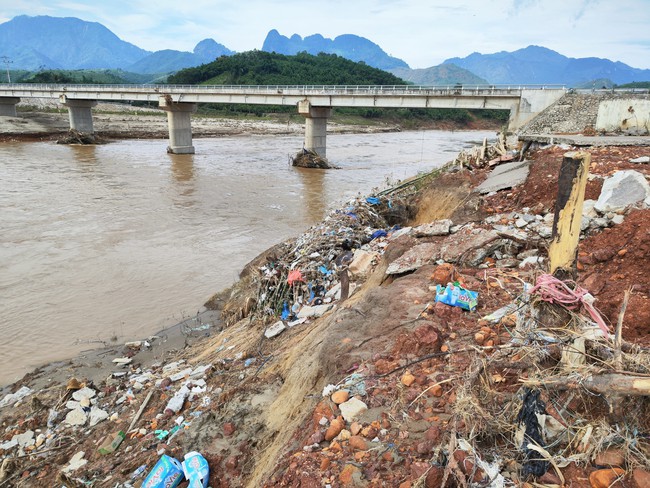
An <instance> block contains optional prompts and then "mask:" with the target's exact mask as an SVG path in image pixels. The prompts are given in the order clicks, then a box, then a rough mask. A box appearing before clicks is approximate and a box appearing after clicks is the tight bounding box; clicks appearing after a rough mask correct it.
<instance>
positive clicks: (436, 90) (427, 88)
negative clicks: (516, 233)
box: [0, 83, 565, 96]
mask: <svg viewBox="0 0 650 488" xmlns="http://www.w3.org/2000/svg"><path fill="white" fill-rule="evenodd" d="M524 89H528V90H546V89H565V87H564V85H153V84H117V85H90V84H76V85H72V84H33V83H21V84H0V93H1V92H4V91H12V92H24V91H25V92H34V91H40V92H43V91H49V92H57V93H60V92H66V91H77V92H80V91H81V92H92V93H102V92H116V91H119V92H126V93H129V92H131V93H133V92H138V93H143V92H144V93H161V94H164V93H179V92H182V93H241V92H246V93H253V94H274V95H278V94H280V95H281V94H284V93H287V94H291V95H296V94H299V95H300V94H304V95H321V94H331V95H340V94H343V95H346V94H349V95H426V94H431V95H455V96H459V95H460V96H462V95H467V96H475V95H497V96H498V95H512V94H519V93H521V91H522V90H524Z"/></svg>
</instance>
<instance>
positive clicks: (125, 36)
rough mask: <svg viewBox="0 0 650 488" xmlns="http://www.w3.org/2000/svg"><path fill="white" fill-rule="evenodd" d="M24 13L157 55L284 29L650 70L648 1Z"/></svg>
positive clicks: (237, 0) (249, 42)
mask: <svg viewBox="0 0 650 488" xmlns="http://www.w3.org/2000/svg"><path fill="white" fill-rule="evenodd" d="M22 14H26V15H50V16H53V17H78V18H80V19H83V20H87V21H94V22H100V23H102V24H104V25H105V26H106V27H108V28H109V29H110V30H112V31H113V32H114V33H115V34H116V35H117V36H118V37H120V38H121V39H122V40H124V41H128V42H131V43H133V44H135V45H137V46H139V47H141V48H144V49H147V50H150V51H157V50H160V49H178V50H181V51H191V50H192V49H193V48H194V46H195V45H196V44H197V43H198V42H199V41H200V40H202V39H205V38H212V39H214V40H215V41H217V42H220V43H221V44H224V45H225V46H226V47H228V48H230V49H232V50H234V51H247V50H250V49H261V48H262V44H263V42H264V38H265V37H266V34H267V33H268V31H269V30H271V29H277V30H278V31H279V32H280V33H281V34H283V35H286V36H290V35H292V34H299V35H301V36H303V37H304V36H307V35H311V34H314V33H320V34H322V35H323V36H325V37H330V38H333V37H336V36H338V35H340V34H357V35H360V36H363V37H366V38H368V39H370V40H371V41H373V42H375V43H377V44H379V45H380V46H381V47H382V49H383V50H384V51H386V52H387V53H388V54H390V55H392V56H396V57H398V58H401V59H403V60H404V61H406V62H407V63H408V64H409V65H410V66H411V67H412V68H426V67H429V66H434V65H436V64H439V63H441V62H442V61H444V60H445V59H447V58H450V57H454V56H460V57H464V56H467V55H468V54H471V53H472V52H475V51H478V52H481V53H494V52H498V51H513V50H515V49H519V48H522V47H526V46H528V45H530V44H536V45H541V46H545V47H548V48H550V49H553V50H555V51H558V52H559V53H561V54H564V55H566V56H569V57H590V56H595V57H603V58H609V59H611V60H613V61H622V62H624V63H626V64H629V65H631V66H633V67H636V68H650V0H447V1H439V0H322V1H313V0H229V1H222V0H146V1H145V0H67V1H66V0H0V22H6V21H7V20H10V19H11V18H13V17H15V16H16V15H22Z"/></svg>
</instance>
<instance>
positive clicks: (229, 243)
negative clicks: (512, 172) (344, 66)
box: [0, 131, 494, 385]
mask: <svg viewBox="0 0 650 488" xmlns="http://www.w3.org/2000/svg"><path fill="white" fill-rule="evenodd" d="M493 135H494V133H493V132H490V133H484V132H444V131H422V132H400V133H383V134H343V135H330V136H328V157H329V159H330V160H331V161H332V162H334V163H335V164H337V165H339V166H341V168H342V169H340V170H330V171H322V170H304V169H299V168H293V167H291V166H289V164H288V154H289V153H293V152H295V150H296V148H300V147H301V145H302V137H300V136H236V137H224V138H214V139H195V141H194V144H195V147H196V154H194V155H169V154H166V153H165V148H166V146H167V142H166V141H164V140H131V141H120V142H114V143H111V144H106V145H100V146H64V145H56V144H53V143H50V142H43V143H40V142H28V143H24V142H18V143H12V142H7V143H0V223H1V224H0V225H1V226H0V230H1V232H0V337H1V338H2V343H1V345H0V385H2V384H6V383H8V382H10V381H14V380H16V379H18V378H19V377H20V376H22V375H23V374H24V373H26V372H27V371H28V370H30V369H32V368H33V367H35V366H39V365H42V364H44V363H46V362H49V361H52V360H57V359H64V358H66V357H71V356H73V355H75V354H77V353H79V352H80V351H82V350H85V349H89V348H91V347H93V346H94V345H96V341H108V340H110V339H111V338H113V339H114V338H115V337H116V338H117V340H119V341H127V340H133V339H140V338H143V337H145V336H147V335H150V334H151V333H154V332H157V331H159V330H160V329H162V328H164V327H167V326H170V325H173V324H174V323H177V322H179V321H180V320H182V319H183V318H185V317H188V316H191V315H194V314H195V313H196V312H197V310H198V309H199V308H200V307H201V304H202V303H204V302H205V301H206V300H207V299H208V298H209V297H210V296H211V295H212V294H213V293H214V292H216V291H219V290H221V289H223V288H224V287H226V286H229V285H230V284H231V283H232V282H234V281H235V280H236V279H237V274H238V272H239V271H240V270H241V268H242V267H243V266H244V265H245V264H246V263H247V262H248V261H250V260H251V259H252V258H253V257H255V256H256V255H257V254H259V253H260V252H261V251H263V250H264V249H267V248H268V247H270V246H271V245H273V244H276V243H278V242H280V241H282V240H284V239H286V238H288V237H291V236H294V235H297V234H299V233H301V232H302V231H303V230H305V229H306V228H308V227H309V226H310V225H312V224H313V223H315V222H317V221H319V220H320V219H321V218H322V217H324V215H325V214H326V212H327V211H328V209H329V208H332V207H333V206H335V205H336V204H337V203H341V202H342V201H344V200H346V199H349V198H350V197H353V196H355V195H356V194H358V193H362V194H365V193H368V192H370V191H371V190H372V189H373V188H377V187H381V188H383V187H385V185H386V182H387V181H390V182H395V181H396V180H398V179H403V178H405V177H409V176H412V175H414V174H417V173H418V172H421V171H428V170H431V169H432V168H434V167H437V166H440V165H441V164H444V163H445V162H447V161H449V160H451V159H453V158H454V157H455V155H456V154H457V153H458V151H459V150H460V149H461V148H463V147H467V145H468V142H469V141H473V142H476V141H480V140H482V138H483V137H489V138H492V136H493Z"/></svg>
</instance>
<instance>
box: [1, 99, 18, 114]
mask: <svg viewBox="0 0 650 488" xmlns="http://www.w3.org/2000/svg"><path fill="white" fill-rule="evenodd" d="M18 102H20V98H18V97H0V116H1V117H15V116H16V105H17V104H18Z"/></svg>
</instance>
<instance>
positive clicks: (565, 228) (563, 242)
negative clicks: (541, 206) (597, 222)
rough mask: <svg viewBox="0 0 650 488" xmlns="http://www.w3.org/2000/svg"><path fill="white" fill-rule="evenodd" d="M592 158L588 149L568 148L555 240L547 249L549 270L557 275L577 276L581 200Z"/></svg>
mask: <svg viewBox="0 0 650 488" xmlns="http://www.w3.org/2000/svg"><path fill="white" fill-rule="evenodd" d="M590 162H591V155H590V154H589V153H587V152H568V153H566V154H565V155H564V159H563V160H562V166H561V167H560V176H559V179H558V192H557V200H556V202H555V219H554V220H553V234H552V241H551V245H550V247H549V250H548V257H549V261H550V270H549V272H550V273H551V274H552V275H554V276H555V277H556V278H560V279H567V278H572V279H574V280H575V278H576V274H577V269H576V258H577V256H578V242H579V240H580V223H581V222H582V203H583V201H584V199H585V188H586V186H587V174H588V173H589V164H590Z"/></svg>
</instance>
